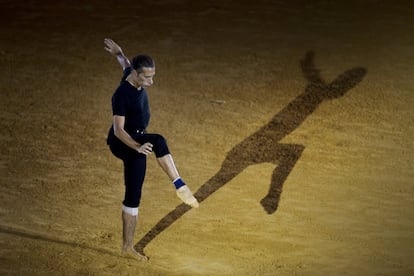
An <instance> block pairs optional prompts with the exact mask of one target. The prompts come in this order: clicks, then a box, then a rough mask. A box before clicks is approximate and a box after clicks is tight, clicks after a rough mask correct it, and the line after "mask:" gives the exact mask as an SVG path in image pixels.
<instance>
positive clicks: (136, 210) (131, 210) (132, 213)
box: [122, 205, 138, 216]
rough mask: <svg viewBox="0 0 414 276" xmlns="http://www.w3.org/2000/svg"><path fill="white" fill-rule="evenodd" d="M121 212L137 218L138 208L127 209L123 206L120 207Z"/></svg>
mask: <svg viewBox="0 0 414 276" xmlns="http://www.w3.org/2000/svg"><path fill="white" fill-rule="evenodd" d="M122 211H124V212H125V213H127V214H129V215H131V216H138V207H136V208H131V207H127V206H125V205H122Z"/></svg>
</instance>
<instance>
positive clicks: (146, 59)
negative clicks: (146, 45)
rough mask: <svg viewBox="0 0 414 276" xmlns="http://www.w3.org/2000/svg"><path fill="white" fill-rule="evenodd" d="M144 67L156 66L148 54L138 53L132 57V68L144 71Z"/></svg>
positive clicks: (139, 71)
mask: <svg viewBox="0 0 414 276" xmlns="http://www.w3.org/2000/svg"><path fill="white" fill-rule="evenodd" d="M143 67H150V68H153V67H155V63H154V60H153V59H152V58H151V57H150V56H148V55H138V56H136V57H134V58H133V59H132V68H134V69H135V70H137V71H138V73H141V72H142V68H143Z"/></svg>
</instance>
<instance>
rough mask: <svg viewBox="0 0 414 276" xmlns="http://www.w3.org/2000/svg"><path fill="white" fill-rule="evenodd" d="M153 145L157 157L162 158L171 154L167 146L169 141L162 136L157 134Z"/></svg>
mask: <svg viewBox="0 0 414 276" xmlns="http://www.w3.org/2000/svg"><path fill="white" fill-rule="evenodd" d="M153 145H154V148H153V149H154V152H155V156H156V157H162V156H164V155H167V154H169V153H170V151H169V149H168V145H167V140H166V139H165V138H164V137H163V136H162V135H159V134H155V136H154V144H153Z"/></svg>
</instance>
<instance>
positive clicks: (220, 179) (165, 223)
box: [134, 165, 242, 256]
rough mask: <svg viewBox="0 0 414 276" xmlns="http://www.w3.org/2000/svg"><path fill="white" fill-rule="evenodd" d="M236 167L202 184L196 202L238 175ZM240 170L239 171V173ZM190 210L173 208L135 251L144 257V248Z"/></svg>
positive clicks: (179, 207) (223, 170) (185, 207)
mask: <svg viewBox="0 0 414 276" xmlns="http://www.w3.org/2000/svg"><path fill="white" fill-rule="evenodd" d="M235 167H237V165H236V166H230V167H228V166H225V165H223V167H222V168H221V169H220V171H218V172H217V173H216V174H215V175H214V176H213V177H212V178H210V179H209V180H208V181H207V182H206V183H204V184H203V185H202V186H201V187H200V188H199V189H198V190H197V192H196V193H195V194H194V196H195V197H196V198H197V200H198V202H200V203H201V202H202V201H204V200H205V199H206V198H208V197H209V196H210V195H211V194H213V193H214V192H215V191H217V190H218V189H220V188H221V187H222V186H224V185H225V184H226V183H227V182H229V181H230V180H231V179H232V178H234V177H235V176H236V175H238V174H239V173H240V172H241V170H242V169H241V168H240V167H238V168H235ZM239 169H240V171H239ZM189 210H191V207H190V206H188V205H186V204H184V203H182V204H180V205H178V206H177V207H175V209H174V210H172V211H171V212H169V213H168V214H167V215H165V216H164V217H163V218H162V219H161V220H160V221H159V222H158V223H157V224H156V225H155V226H154V227H153V228H152V229H151V230H150V231H148V233H147V234H145V236H144V237H142V238H141V240H139V241H138V243H137V244H136V245H135V246H134V248H135V250H136V251H137V252H139V253H140V254H142V255H144V256H145V254H144V248H145V247H146V246H147V245H148V244H149V243H150V242H151V241H152V240H153V239H155V238H156V237H157V236H158V235H159V234H161V233H162V232H163V231H164V230H165V229H167V228H168V227H169V226H170V225H172V224H173V223H174V222H175V221H176V220H178V219H179V218H180V217H182V216H183V215H184V214H185V213H187V212H188V211H189Z"/></svg>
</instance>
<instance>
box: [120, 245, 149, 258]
mask: <svg viewBox="0 0 414 276" xmlns="http://www.w3.org/2000/svg"><path fill="white" fill-rule="evenodd" d="M121 255H122V256H124V257H127V258H132V259H135V260H138V261H144V262H146V261H148V257H147V256H145V255H143V254H141V253H139V252H137V251H136V250H135V249H134V248H133V247H130V248H123V249H122V251H121Z"/></svg>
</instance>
